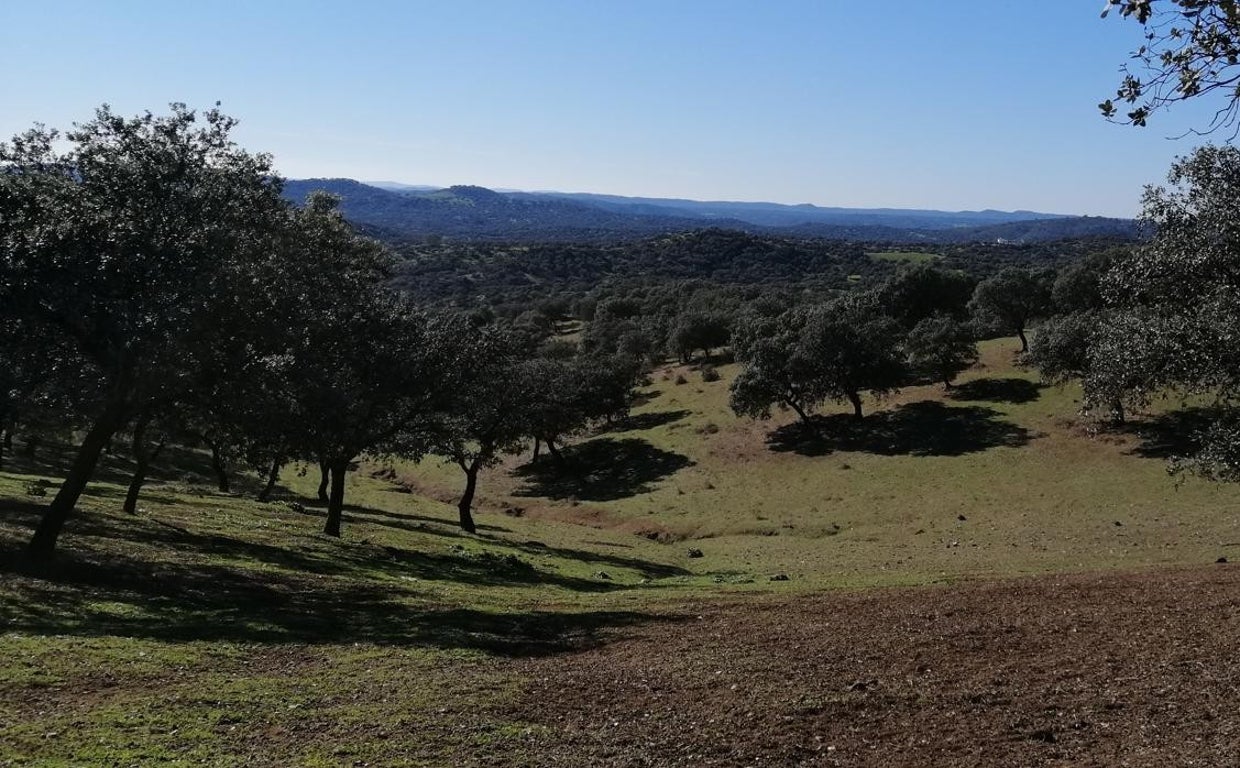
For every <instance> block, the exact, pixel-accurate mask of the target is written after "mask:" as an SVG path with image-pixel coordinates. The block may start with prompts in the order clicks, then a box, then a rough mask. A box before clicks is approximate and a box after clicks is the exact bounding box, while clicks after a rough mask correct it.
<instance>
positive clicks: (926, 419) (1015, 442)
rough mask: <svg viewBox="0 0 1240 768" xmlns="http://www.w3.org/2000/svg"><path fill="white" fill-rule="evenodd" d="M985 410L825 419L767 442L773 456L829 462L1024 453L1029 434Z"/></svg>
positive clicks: (910, 409) (929, 404)
mask: <svg viewBox="0 0 1240 768" xmlns="http://www.w3.org/2000/svg"><path fill="white" fill-rule="evenodd" d="M1000 416H1001V414H1000V413H999V412H997V411H995V410H993V409H991V408H984V407H981V406H949V405H944V404H942V403H939V402H936V401H933V400H926V401H923V402H919V403H908V404H907V405H903V406H900V407H899V408H896V409H893V410H890V411H879V412H878V413H873V414H870V415H869V416H866V417H865V418H864V419H861V420H858V419H856V418H854V417H853V416H851V415H848V414H833V415H831V416H819V417H815V419H814V429H809V428H807V427H806V426H805V425H804V424H801V423H800V422H797V423H793V424H788V425H786V426H783V427H780V428H778V429H776V430H774V431H773V432H771V434H770V435H769V436H768V437H767V445H768V446H770V448H771V450H774V451H779V452H793V453H799V454H801V455H803V456H825V455H827V454H829V453H832V452H834V451H855V452H859V453H875V454H879V455H882V456H963V455H964V454H967V453H978V452H980V451H986V450H989V449H991V448H999V447H1019V446H1022V445H1025V444H1026V443H1028V442H1029V440H1030V439H1031V436H1030V434H1029V431H1028V430H1026V429H1025V428H1024V427H1020V426H1017V425H1015V424H1012V423H1010V422H1007V421H1003V420H1002V419H1000V418H998V417H1000Z"/></svg>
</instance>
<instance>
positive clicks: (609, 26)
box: [0, 0, 1212, 217]
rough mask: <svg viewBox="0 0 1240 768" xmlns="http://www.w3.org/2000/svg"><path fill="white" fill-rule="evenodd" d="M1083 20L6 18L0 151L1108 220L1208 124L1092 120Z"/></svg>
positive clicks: (1122, 48)
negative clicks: (154, 115)
mask: <svg viewBox="0 0 1240 768" xmlns="http://www.w3.org/2000/svg"><path fill="white" fill-rule="evenodd" d="M1101 9H1102V0H1090V1H1089V2H1085V1H1083V0H1048V1H1047V2H1043V3H1039V4H1037V5H1036V6H1035V7H1029V6H1026V5H1024V4H1009V3H993V2H982V1H981V0H959V1H958V2H951V3H942V4H926V3H919V2H891V3H884V4H876V3H875V4H871V3H864V4H856V3H843V2H810V1H809V0H789V1H788V2H781V3H772V4H757V3H750V2H741V1H740V0H736V1H733V2H717V3H716V2H711V3H707V2H683V3H674V4H672V3H658V2H653V0H635V2H631V3H625V4H623V5H620V4H616V5H600V6H593V5H591V6H586V5H583V4H579V3H573V2H568V1H567V0H538V1H536V2H529V3H521V4H517V3H506V2H498V1H491V2H461V3H452V4H442V3H441V4H433V3H422V2H414V3H399V2H391V1H388V2H370V3H362V4H355V5H351V6H348V7H346V6H342V5H339V4H330V3H322V2H308V3H302V4H298V5H297V6H295V7H294V6H283V5H279V4H274V3H264V4H254V5H253V6H240V7H229V8H220V7H206V6H199V7H187V6H170V5H167V4H160V3H153V2H138V1H133V2H118V3H112V4H107V5H106V6H105V5H102V4H95V3H87V2H81V1H80V0H79V1H77V2H68V3H65V4H62V5H58V6H56V7H55V8H54V9H53V8H51V7H49V6H46V5H44V6H39V5H30V4H7V5H6V6H5V7H3V8H0V65H3V66H4V67H5V68H6V69H7V70H8V71H10V72H12V73H20V75H21V76H20V77H19V76H14V77H10V78H6V79H5V80H4V81H2V82H0V98H3V100H4V103H5V104H6V109H5V110H4V112H3V114H0V136H2V137H4V138H7V137H9V136H12V135H13V134H15V133H18V132H20V131H22V130H24V129H26V128H28V127H30V125H32V124H33V123H35V122H42V123H45V124H47V125H51V126H55V127H60V128H64V127H68V126H69V125H70V124H71V123H72V122H73V121H83V120H86V119H89V118H90V117H91V115H92V110H93V109H94V108H95V107H96V106H98V105H99V104H100V103H103V102H108V103H110V104H112V105H113V106H114V107H115V108H116V109H117V110H118V111H119V112H121V113H123V114H133V113H137V112H140V111H143V110H147V109H149V110H152V111H160V110H163V109H165V108H166V105H167V104H168V103H169V102H172V101H182V102H185V103H187V104H189V105H190V106H193V107H199V108H202V107H208V106H211V105H213V104H214V103H215V102H216V101H220V102H222V108H223V109H224V111H225V112H227V113H228V114H230V115H233V116H235V117H237V118H238V119H239V120H240V121H241V122H240V125H239V127H238V129H237V131H236V137H237V139H238V141H239V142H240V143H241V144H242V145H243V146H245V147H246V148H248V149H250V150H253V151H264V152H270V153H272V154H273V155H274V156H275V160H276V167H277V168H278V170H279V171H280V172H281V173H282V174H284V175H286V176H288V177H290V178H313V177H343V178H353V179H412V180H413V181H411V182H409V183H415V184H416V183H422V182H421V181H420V180H422V179H442V180H451V183H462V184H478V185H480V186H487V187H490V188H504V189H521V190H557V191H558V190H568V191H585V192H593V193H596V194H612V195H623V196H636V197H661V198H682V199H691V200H706V201H754V202H775V203H782V204H788V205H796V204H801V203H812V204H814V205H818V206H822V207H846V208H904V209H908V208H916V209H931V210H943V211H960V210H985V209H995V210H1004V211H1013V210H1028V211H1046V212H1049V211H1054V212H1060V213H1074V214H1083V215H1105V216H1122V217H1131V216H1133V215H1134V214H1136V213H1137V209H1138V205H1139V201H1140V197H1141V193H1142V189H1143V187H1144V186H1145V185H1146V184H1150V183H1159V182H1161V181H1162V180H1163V178H1164V176H1165V174H1166V170H1167V168H1168V166H1169V165H1170V163H1171V161H1172V160H1173V158H1174V157H1176V156H1178V155H1185V154H1187V153H1188V152H1189V151H1190V150H1191V149H1192V148H1193V146H1194V145H1195V144H1197V143H1200V141H1194V140H1192V139H1189V138H1185V139H1183V140H1178V141H1169V140H1167V138H1166V137H1168V136H1177V135H1181V134H1183V133H1184V132H1185V131H1186V130H1188V128H1189V127H1191V126H1193V125H1197V126H1200V125H1202V124H1204V123H1206V122H1208V115H1209V114H1211V112H1212V108H1211V105H1210V104H1192V103H1190V104H1185V105H1181V107H1180V108H1179V109H1178V110H1177V111H1176V112H1174V113H1172V114H1167V115H1161V114H1160V115H1157V116H1156V117H1155V119H1154V120H1152V122H1151V127H1149V128H1145V129H1135V128H1130V127H1126V126H1119V125H1113V124H1109V123H1107V122H1106V121H1105V120H1103V119H1102V118H1101V116H1100V115H1099V113H1098V110H1097V103H1098V102H1099V101H1101V100H1102V99H1104V98H1107V97H1108V96H1111V95H1113V93H1114V89H1115V87H1116V86H1117V85H1118V82H1119V79H1120V75H1119V72H1118V70H1119V67H1120V66H1121V65H1122V64H1123V63H1124V62H1125V61H1127V59H1128V56H1129V53H1130V52H1131V51H1132V50H1133V49H1134V48H1135V47H1136V46H1138V45H1139V44H1140V43H1141V28H1140V27H1139V26H1138V25H1137V24H1135V23H1133V22H1132V21H1126V20H1121V19H1119V18H1116V17H1115V16H1114V15H1113V16H1112V18H1108V19H1105V20H1104V19H1101V18H1100V17H1099V12H1100V11H1101ZM53 27H54V28H55V30H56V34H55V36H53V37H51V38H49V36H47V35H32V34H30V31H31V30H37V29H48V28H53Z"/></svg>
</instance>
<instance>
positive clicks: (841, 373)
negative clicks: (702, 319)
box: [731, 295, 906, 423]
mask: <svg viewBox="0 0 1240 768" xmlns="http://www.w3.org/2000/svg"><path fill="white" fill-rule="evenodd" d="M737 339H738V343H737V346H736V355H737V359H738V360H740V361H741V362H742V363H744V364H745V366H744V368H743V369H742V370H741V373H740V374H739V375H738V376H737V378H736V379H735V380H734V381H733V383H732V396H731V406H732V410H734V411H735V412H736V413H738V414H740V415H744V416H752V417H756V418H768V417H769V416H770V408H771V406H772V405H778V406H780V407H785V408H789V409H791V410H793V411H795V412H796V413H797V415H798V416H800V417H801V419H802V420H803V421H805V422H806V423H809V421H810V413H811V412H812V411H813V409H814V408H816V407H817V406H818V405H819V404H821V403H822V402H823V401H825V400H846V401H848V402H849V403H851V404H852V406H853V412H854V415H855V416H856V417H857V418H861V415H862V406H861V393H862V392H864V391H867V390H868V391H870V392H871V393H873V394H875V395H883V394H886V393H889V392H891V391H894V390H895V389H898V388H899V386H900V384H901V382H902V381H903V378H904V376H905V373H906V371H905V366H904V361H903V360H902V357H901V353H900V341H901V333H900V327H899V325H898V324H897V323H896V322H895V321H894V320H892V319H891V318H890V317H887V316H886V315H884V314H883V313H882V312H881V310H880V309H879V306H878V304H877V302H876V301H875V299H874V297H872V296H867V295H853V296H846V297H843V298H840V299H837V300H835V301H832V302H830V303H827V304H823V305H817V306H812V307H806V308H797V309H793V310H790V311H788V312H786V313H784V314H783V315H780V316H779V317H778V318H775V319H773V320H767V319H755V320H751V321H749V322H748V323H746V324H745V325H744V326H743V327H742V328H741V329H740V330H739V331H738V333H737Z"/></svg>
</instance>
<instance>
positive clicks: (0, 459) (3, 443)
mask: <svg viewBox="0 0 1240 768" xmlns="http://www.w3.org/2000/svg"><path fill="white" fill-rule="evenodd" d="M9 440H10V437H9V431H8V430H7V429H6V430H4V434H3V435H0V469H4V449H5V448H8V447H9Z"/></svg>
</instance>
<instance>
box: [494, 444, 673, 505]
mask: <svg viewBox="0 0 1240 768" xmlns="http://www.w3.org/2000/svg"><path fill="white" fill-rule="evenodd" d="M562 453H563V455H564V461H563V463H562V464H561V463H560V462H557V461H555V459H553V458H547V457H543V458H541V459H540V460H538V461H536V462H530V463H528V464H524V465H522V466H520V467H518V468H517V469H516V470H514V474H516V475H517V476H518V477H522V478H524V479H525V481H526V484H525V486H524V487H523V488H521V489H519V490H518V491H517V492H516V495H517V496H536V497H540V498H548V499H581V500H582V501H613V500H615V499H624V498H628V497H630V496H636V495H637V494H639V493H649V492H650V491H652V490H654V488H653V485H652V484H653V483H656V482H658V481H660V480H663V479H664V478H667V477H671V476H672V475H674V474H675V473H677V472H679V471H680V470H682V469H684V468H685V467H688V466H691V465H692V464H693V462H692V461H691V460H690V459H689V457H688V456H684V455H682V454H679V453H673V452H671V451H665V450H663V449H661V448H657V447H655V446H654V445H651V444H650V443H649V442H647V441H645V440H641V439H638V438H632V437H630V438H625V439H622V440H617V439H615V438H610V437H605V438H599V439H596V440H590V441H589V442H585V443H580V444H578V445H574V446H570V447H568V448H566V449H564V451H563V452H562Z"/></svg>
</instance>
